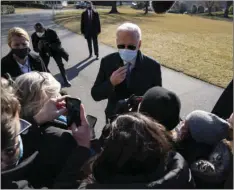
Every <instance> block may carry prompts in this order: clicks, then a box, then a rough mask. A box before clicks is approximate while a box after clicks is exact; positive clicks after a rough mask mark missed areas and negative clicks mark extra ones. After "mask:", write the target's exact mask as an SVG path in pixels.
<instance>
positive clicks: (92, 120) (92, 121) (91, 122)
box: [86, 115, 97, 129]
mask: <svg viewBox="0 0 234 190" xmlns="http://www.w3.org/2000/svg"><path fill="white" fill-rule="evenodd" d="M86 119H87V121H88V123H89V126H90V128H92V129H93V128H94V127H95V125H96V123H97V118H96V117H94V116H92V115H87V116H86Z"/></svg>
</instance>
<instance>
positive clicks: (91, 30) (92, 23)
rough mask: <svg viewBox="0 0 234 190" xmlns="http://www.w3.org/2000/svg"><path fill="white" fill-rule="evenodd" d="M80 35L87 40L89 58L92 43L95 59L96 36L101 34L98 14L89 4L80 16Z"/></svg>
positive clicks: (97, 52)
mask: <svg viewBox="0 0 234 190" xmlns="http://www.w3.org/2000/svg"><path fill="white" fill-rule="evenodd" d="M81 33H82V34H83V35H84V37H85V39H86V40H87V43H88V47H89V57H92V42H93V47H94V53H95V55H96V58H97V59H98V57H99V51H98V35H99V34H100V33H101V25H100V19H99V14H98V12H96V11H95V10H93V8H92V4H91V2H90V3H88V5H87V10H86V11H84V12H83V13H82V15H81Z"/></svg>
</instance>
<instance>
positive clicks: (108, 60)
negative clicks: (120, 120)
mask: <svg viewBox="0 0 234 190" xmlns="http://www.w3.org/2000/svg"><path fill="white" fill-rule="evenodd" d="M140 46H141V31H140V28H139V27H138V26H137V25H135V24H132V23H125V24H123V25H121V26H120V27H119V28H118V30H117V47H118V49H119V52H117V53H113V54H110V55H107V56H106V57H104V58H103V59H102V60H101V65H100V69H99V72H98V75H97V78H96V80H95V82H94V85H93V87H92V89H91V94H92V97H93V99H94V100H95V101H101V100H104V99H108V103H107V107H106V110H105V113H106V117H107V118H110V117H111V116H112V115H113V114H114V112H115V109H116V104H117V102H118V101H119V100H121V99H125V98H129V96H131V95H132V94H135V95H137V96H142V95H144V93H145V92H146V91H147V90H148V89H150V88H152V87H154V86H162V78H161V66H160V64H159V63H158V62H156V61H155V60H153V59H151V58H149V57H147V56H145V55H143V54H142V53H141V51H140V50H139V49H140Z"/></svg>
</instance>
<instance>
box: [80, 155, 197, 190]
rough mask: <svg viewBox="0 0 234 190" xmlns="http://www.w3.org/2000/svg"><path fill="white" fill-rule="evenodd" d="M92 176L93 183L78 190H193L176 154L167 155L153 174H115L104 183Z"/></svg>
mask: <svg viewBox="0 0 234 190" xmlns="http://www.w3.org/2000/svg"><path fill="white" fill-rule="evenodd" d="M97 175H102V177H103V174H102V173H96V174H93V177H92V179H94V183H90V182H87V181H88V180H85V181H84V182H82V183H81V185H80V186H79V188H80V189H148V188H149V189H156V188H157V189H183V188H186V189H192V188H195V184H194V181H193V177H192V175H191V172H190V169H189V167H188V165H187V163H186V161H185V160H184V158H183V157H182V156H181V155H180V154H179V153H176V152H171V153H170V154H169V158H168V162H167V164H165V165H160V166H159V167H158V168H155V172H153V173H148V174H147V175H136V176H133V175H126V174H125V175H122V174H117V175H115V176H113V177H111V179H109V180H107V182H106V183H98V181H96V180H95V176H97Z"/></svg>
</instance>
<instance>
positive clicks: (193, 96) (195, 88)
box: [1, 11, 223, 135]
mask: <svg viewBox="0 0 234 190" xmlns="http://www.w3.org/2000/svg"><path fill="white" fill-rule="evenodd" d="M36 22H42V23H44V25H45V26H46V27H50V28H52V29H54V30H56V31H57V33H58V35H59V37H60V39H61V41H62V44H63V47H64V48H65V49H66V50H67V51H68V52H69V54H70V60H69V63H65V67H66V70H67V74H68V78H69V79H70V80H71V83H72V87H71V88H67V89H66V90H67V91H68V93H69V94H70V95H72V96H74V97H80V98H81V100H82V102H83V103H84V105H85V108H86V112H87V113H88V114H91V115H94V116H96V117H97V118H98V122H97V125H96V132H97V135H100V132H101V129H102V127H103V126H104V123H105V119H104V118H105V117H104V109H105V106H106V101H102V102H95V101H94V100H93V99H92V97H91V95H90V89H91V87H92V85H93V82H94V80H95V78H96V75H97V72H98V69H99V66H100V60H98V61H96V60H95V59H87V57H88V54H89V53H88V47H87V43H86V40H85V39H84V38H83V37H82V36H79V35H77V34H75V33H72V32H70V31H68V30H67V29H64V28H63V27H60V26H58V25H56V24H55V23H54V22H53V21H52V12H51V11H43V12H40V13H38V12H36V13H33V14H32V13H30V14H29V13H27V14H17V15H8V16H2V29H1V39H2V56H5V55H6V54H7V52H8V51H9V48H8V45H7V31H8V29H10V28H11V27H13V26H19V27H23V28H25V29H26V30H27V31H28V32H29V33H30V35H31V34H32V32H33V25H34V24H35V23H36ZM115 51H116V49H113V48H110V47H108V46H106V45H102V44H100V58H101V57H103V56H105V55H107V54H110V53H112V52H115ZM49 69H50V71H51V72H52V73H53V74H54V75H55V77H56V78H58V79H60V75H59V70H58V68H57V66H56V64H55V62H54V60H52V59H51V62H50V66H49ZM162 77H163V86H164V87H165V88H168V89H170V90H172V91H174V92H176V93H177V94H178V95H179V97H180V99H181V101H182V113H181V116H182V118H184V116H185V115H186V114H188V113H190V112H191V111H193V110H195V109H202V110H206V111H211V109H212V108H213V106H214V104H215V102H216V101H217V99H218V98H219V96H220V94H221V93H222V91H223V89H222V88H219V87H216V86H213V85H210V84H207V83H205V82H202V81H200V80H197V79H194V78H192V77H189V76H187V75H184V74H183V73H178V72H175V71H173V70H170V69H167V68H164V67H162Z"/></svg>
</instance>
